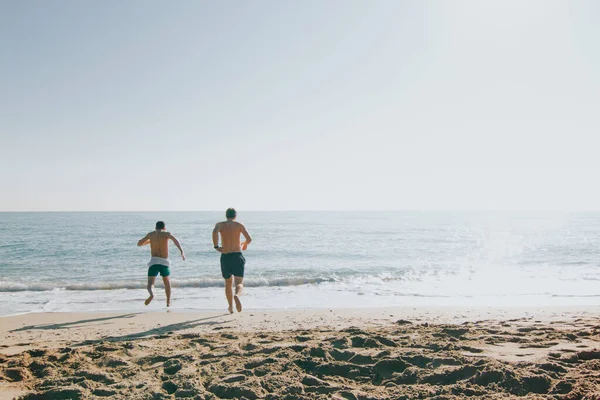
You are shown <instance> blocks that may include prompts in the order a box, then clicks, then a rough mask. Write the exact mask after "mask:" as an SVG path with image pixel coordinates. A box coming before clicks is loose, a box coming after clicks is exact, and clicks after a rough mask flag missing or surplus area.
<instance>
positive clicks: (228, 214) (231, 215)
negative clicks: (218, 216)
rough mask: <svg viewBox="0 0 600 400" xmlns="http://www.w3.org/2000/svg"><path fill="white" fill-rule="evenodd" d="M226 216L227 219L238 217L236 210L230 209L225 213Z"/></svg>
mask: <svg viewBox="0 0 600 400" xmlns="http://www.w3.org/2000/svg"><path fill="white" fill-rule="evenodd" d="M225 216H226V217H227V218H235V217H237V211H235V208H228V209H227V211H225Z"/></svg>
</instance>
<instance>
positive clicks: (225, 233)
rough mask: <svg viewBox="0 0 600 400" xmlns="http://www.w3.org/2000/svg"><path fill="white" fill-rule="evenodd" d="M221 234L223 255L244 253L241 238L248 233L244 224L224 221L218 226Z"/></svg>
mask: <svg viewBox="0 0 600 400" xmlns="http://www.w3.org/2000/svg"><path fill="white" fill-rule="evenodd" d="M217 227H218V230H219V233H220V234H221V247H222V248H223V253H225V254H227V253H239V252H241V251H242V244H241V241H240V236H241V235H242V234H243V232H245V231H246V228H245V227H244V225H243V224H241V223H239V222H237V221H223V222H219V223H218V224H217Z"/></svg>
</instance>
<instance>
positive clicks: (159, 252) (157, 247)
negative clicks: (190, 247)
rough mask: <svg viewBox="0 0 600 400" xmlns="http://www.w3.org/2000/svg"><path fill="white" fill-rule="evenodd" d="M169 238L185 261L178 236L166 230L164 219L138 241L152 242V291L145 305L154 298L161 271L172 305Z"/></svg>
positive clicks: (150, 271) (141, 242) (150, 276)
mask: <svg viewBox="0 0 600 400" xmlns="http://www.w3.org/2000/svg"><path fill="white" fill-rule="evenodd" d="M169 240H172V241H173V243H175V246H177V248H178V249H179V252H180V253H181V258H182V259H183V261H185V254H184V253H183V249H182V248H181V245H180V244H179V241H178V240H177V238H176V237H175V236H173V235H171V233H170V232H165V223H164V222H163V221H158V222H157V223H156V229H155V230H154V231H153V232H150V233H148V234H147V235H146V236H144V237H143V238H142V239H140V241H139V242H138V244H137V245H138V246H145V245H147V244H148V243H150V254H151V255H152V258H151V259H150V262H149V263H148V267H149V268H148V287H147V288H148V293H150V297H148V298H147V299H146V301H145V302H144V304H145V305H148V304H150V302H151V301H152V299H153V298H154V283H155V282H156V277H157V276H158V274H159V273H160V276H162V279H163V283H164V284H165V293H166V295H167V307H170V306H171V280H170V278H169V276H170V275H171V271H170V270H169V267H170V266H171V261H169Z"/></svg>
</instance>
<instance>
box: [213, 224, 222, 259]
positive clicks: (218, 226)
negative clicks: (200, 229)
mask: <svg viewBox="0 0 600 400" xmlns="http://www.w3.org/2000/svg"><path fill="white" fill-rule="evenodd" d="M220 230H221V223H220V222H217V224H216V225H215V229H213V234H212V239H213V246H214V247H215V250H217V251H218V252H219V253H220V252H221V248H220V247H219V231H220Z"/></svg>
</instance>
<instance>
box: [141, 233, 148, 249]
mask: <svg viewBox="0 0 600 400" xmlns="http://www.w3.org/2000/svg"><path fill="white" fill-rule="evenodd" d="M148 243H150V233H149V234H147V235H146V236H144V237H143V238H141V239H140V240H138V246H145V245H147V244H148Z"/></svg>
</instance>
